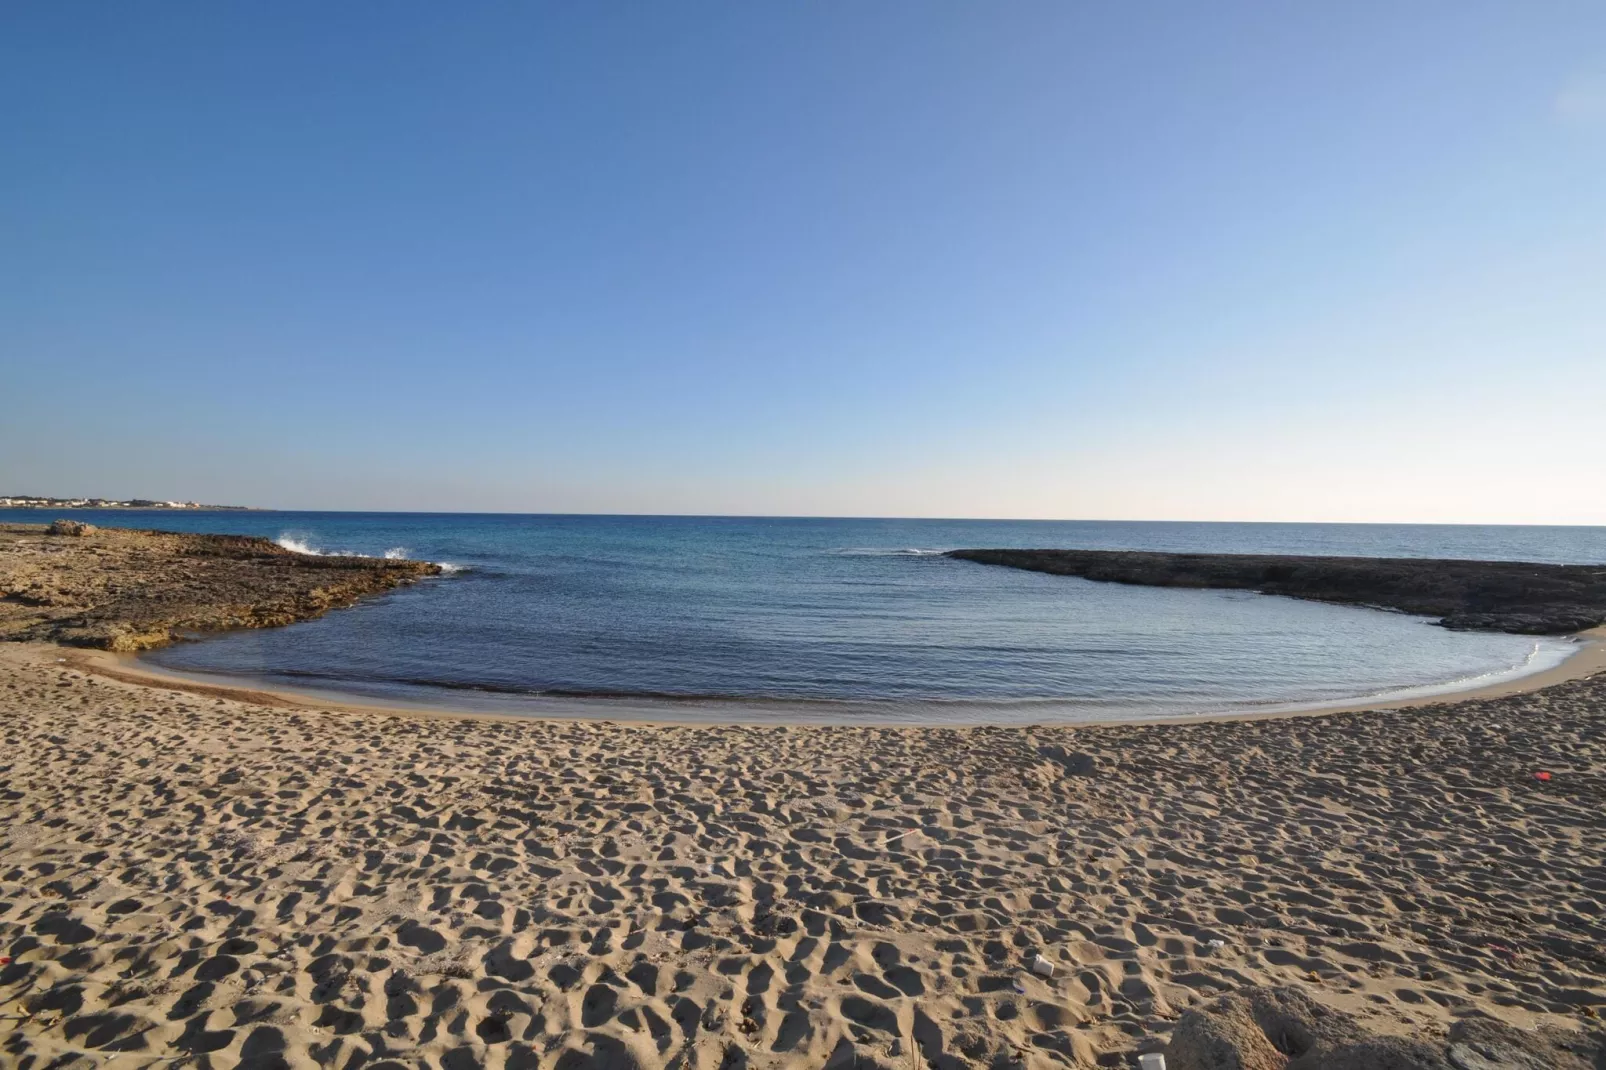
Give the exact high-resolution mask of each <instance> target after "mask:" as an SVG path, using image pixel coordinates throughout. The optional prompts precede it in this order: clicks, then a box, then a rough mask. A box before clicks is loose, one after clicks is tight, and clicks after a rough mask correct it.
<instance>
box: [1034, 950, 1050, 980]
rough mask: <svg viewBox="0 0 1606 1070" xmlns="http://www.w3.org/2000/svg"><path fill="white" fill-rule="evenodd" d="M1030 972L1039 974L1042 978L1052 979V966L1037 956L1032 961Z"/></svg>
mask: <svg viewBox="0 0 1606 1070" xmlns="http://www.w3.org/2000/svg"><path fill="white" fill-rule="evenodd" d="M1032 972H1033V973H1040V974H1042V975H1043V976H1044V977H1053V976H1054V964H1053V963H1052V962H1050V961H1048V960H1047V959H1045V958H1044V957H1043V956H1041V955H1038V956H1037V957H1036V958H1034V959H1032Z"/></svg>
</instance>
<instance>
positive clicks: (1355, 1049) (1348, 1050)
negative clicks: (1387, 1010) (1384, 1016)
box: [1288, 1037, 1450, 1070]
mask: <svg viewBox="0 0 1606 1070" xmlns="http://www.w3.org/2000/svg"><path fill="white" fill-rule="evenodd" d="M1288 1070H1450V1064H1449V1063H1448V1062H1446V1061H1445V1058H1444V1053H1443V1052H1442V1051H1441V1050H1440V1049H1439V1048H1437V1047H1435V1046H1434V1045H1432V1044H1428V1043H1426V1042H1424V1041H1420V1040H1411V1039H1408V1038H1406V1037H1367V1038H1366V1039H1365V1040H1358V1041H1356V1042H1354V1043H1353V1044H1345V1045H1343V1046H1342V1047H1338V1048H1326V1047H1322V1048H1317V1049H1315V1050H1313V1051H1311V1052H1310V1053H1309V1054H1306V1055H1303V1056H1301V1057H1300V1058H1298V1059H1295V1060H1293V1061H1292V1062H1290V1063H1289V1064H1288Z"/></svg>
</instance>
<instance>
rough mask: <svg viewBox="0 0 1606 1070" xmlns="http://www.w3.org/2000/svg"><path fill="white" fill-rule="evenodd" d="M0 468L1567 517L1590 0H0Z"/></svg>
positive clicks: (330, 486)
mask: <svg viewBox="0 0 1606 1070" xmlns="http://www.w3.org/2000/svg"><path fill="white" fill-rule="evenodd" d="M0 99H3V101H4V103H3V108H4V115H5V122H4V128H3V129H4V135H3V138H0V394H3V397H0V493H6V492H34V493H45V494H102V495H114V496H124V495H142V496H159V497H180V498H197V499H202V500H215V501H225V502H241V503H245V504H256V505H270V506H284V507H306V508H352V509H360V508H395V509H411V508H417V509H486V510H517V511H604V512H690V513H760V514H833V515H936V516H1048V517H1129V518H1178V519H1186V518H1200V519H1289V520H1445V521H1511V522H1592V523H1606V445H1603V439H1602V426H1603V415H1606V5H1602V4H1600V3H1599V2H1598V0H1589V2H1578V3H1549V2H1543V0H1512V2H1509V3H1499V4H1495V3H1477V2H1471V3H1469V2H1464V0H1458V2H1453V3H1452V2H1421V3H1410V4H1399V3H1394V2H1389V3H1332V4H1272V3H1253V4H1234V3H1211V4H1199V3H1192V2H1189V3H1138V4H1113V3H1109V4H1107V3H1064V2H1058V0H1056V2H1053V3H1030V2H1014V3H1008V4H985V3H956V2H943V0H939V2H927V0H921V2H897V3H893V2H877V0H872V2H869V3H823V4H801V3H799V4H782V3H737V2H734V0H732V2H721V3H667V4H648V3H603V4H583V3H551V4H536V3H530V4H510V3H487V4H469V5H456V4H440V3H427V4H426V3H399V2H398V3H382V4H381V3H350V4H311V3H274V4H239V3H227V2H225V3H216V2H207V3H196V4H179V3H151V4H88V3H75V2H60V3H33V4H10V5H6V6H5V8H4V10H3V11H0Z"/></svg>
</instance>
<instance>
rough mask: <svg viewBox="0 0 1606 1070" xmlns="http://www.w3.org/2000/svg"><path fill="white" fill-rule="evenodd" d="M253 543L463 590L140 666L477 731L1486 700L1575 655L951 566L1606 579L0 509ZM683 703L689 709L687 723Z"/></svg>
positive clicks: (969, 531)
mask: <svg viewBox="0 0 1606 1070" xmlns="http://www.w3.org/2000/svg"><path fill="white" fill-rule="evenodd" d="M57 515H72V516H78V517H81V518H83V519H87V520H90V521H91V522H94V523H101V524H121V525H124V526H131V527H132V526H148V527H160V528H164V529H168V530H182V531H210V532H237V533H244V534H258V535H265V536H267V537H269V538H272V539H276V540H279V541H281V542H282V543H283V544H285V545H288V546H292V547H295V548H299V549H302V550H305V551H315V552H355V553H363V554H370V555H381V554H386V553H390V554H392V555H397V556H401V555H405V556H408V557H413V558H422V559H426V560H431V561H440V562H445V563H447V564H449V565H451V566H453V567H454V568H455V569H456V570H457V571H455V572H454V573H453V574H451V575H449V576H445V577H442V578H441V579H438V580H431V581H428V582H425V583H422V584H420V585H418V586H415V587H411V588H408V589H405V590H402V591H398V592H395V593H393V594H391V595H388V596H386V597H384V598H381V599H378V600H376V601H373V602H369V603H366V604H364V605H362V606H360V607H357V608H355V609H352V610H346V611H341V612H337V613H333V614H331V615H329V616H327V617H325V618H323V619H322V620H317V621H311V622H307V623H304V624H298V625H295V626H293V627H290V628H284V629H277V630H269V631H254V632H242V633H237V634H230V635H225V636H220V637H215V638H212V639H208V640H206V641H204V642H198V643H188V644H183V645H179V646H175V647H171V648H168V649H166V650H163V651H160V652H157V653H155V654H152V655H149V659H150V660H151V661H152V662H154V663H155V664H157V665H159V666H162V667H166V668H169V669H174V670H180V671H185V672H192V673H220V674H226V675H229V676H235V677H249V678H252V679H254V680H263V681H267V682H272V683H277V684H284V685H291V686H298V687H302V688H309V689H314V690H321V691H329V692H337V693H340V694H344V695H359V696H363V697H366V698H370V699H379V700H384V701H386V702H392V703H394V702H418V703H424V704H429V705H435V706H448V707H454V708H466V709H496V710H505V711H509V712H528V713H542V714H547V713H554V712H559V713H569V714H575V715H581V716H602V717H610V716H612V717H620V716H650V717H654V718H661V719H676V718H709V717H712V718H716V719H743V720H753V719H758V720H762V719H766V718H775V719H787V720H799V719H803V720H826V721H832V720H845V721H857V720H867V719H868V720H890V721H905V720H914V721H940V720H954V721H966V722H976V721H999V722H1002V721H1047V720H1086V719H1108V718H1125V717H1131V718H1139V717H1151V716H1168V715H1169V716H1174V715H1178V714H1188V713H1200V712H1221V711H1231V710H1250V709H1265V708H1282V707H1291V706H1297V705H1303V704H1309V703H1321V702H1331V701H1336V700H1341V699H1346V698H1352V697H1357V696H1371V695H1378V694H1385V693H1394V692H1399V691H1402V690H1411V689H1421V690H1422V692H1423V693H1426V692H1430V691H1432V690H1434V689H1438V688H1442V687H1444V686H1445V685H1447V684H1460V683H1465V682H1467V681H1477V680H1482V679H1494V678H1497V677H1499V676H1500V675H1502V674H1514V673H1519V672H1522V671H1531V670H1534V669H1537V668H1540V667H1545V666H1548V665H1552V664H1555V663H1556V662H1558V661H1560V660H1561V659H1562V658H1563V657H1564V656H1565V655H1566V654H1567V653H1568V651H1569V649H1570V644H1569V643H1568V642H1567V641H1566V640H1559V639H1541V640H1537V641H1536V640H1534V639H1532V638H1528V637H1519V636H1508V635H1483V634H1465V633H1454V632H1448V631H1445V630H1444V629H1442V628H1437V627H1433V626H1431V625H1430V624H1429V623H1428V622H1426V621H1424V620H1422V619H1420V618H1416V617H1410V616H1405V615H1400V614H1392V613H1384V612H1379V611H1374V610H1367V609H1358V608H1352V607H1339V606H1327V605H1319V604H1315V603H1309V602H1298V601H1294V600H1291V599H1281V598H1269V597H1263V596H1260V595H1254V594H1245V593H1231V592H1212V591H1181V590H1166V589H1158V588H1141V587H1123V586H1119V585H1113V584H1096V583H1089V582H1086V581H1082V580H1077V579H1070V578H1065V577H1055V576H1045V575H1040V574H1035V573H1028V572H1018V571H1014V570H1010V569H1002V568H994V567H988V566H984V565H976V564H971V563H968V562H961V561H953V560H950V559H947V558H944V557H941V556H938V551H941V550H945V549H952V548H956V547H968V546H1015V547H1080V548H1093V549H1152V550H1176V551H1189V550H1193V551H1219V552H1242V553H1299V554H1354V555H1364V556H1400V557H1461V558H1481V559H1507V560H1531V561H1550V562H1606V529H1603V528H1576V527H1573V528H1537V527H1439V526H1403V525H1402V526H1373V525H1325V524H1310V525H1305V524H1191V523H1118V522H1016V521H940V520H818V519H747V518H717V517H603V516H510V515H445V514H394V513H278V512H250V513H235V512H228V513H165V512H156V513H119V514H107V513H87V512H86V513H70V512H59V513H57V512H52V513H49V514H43V513H39V512H9V513H0V517H4V518H5V519H9V520H29V521H35V522H38V521H41V520H45V519H49V518H50V517H53V516H57ZM692 700H695V701H692Z"/></svg>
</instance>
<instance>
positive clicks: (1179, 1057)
mask: <svg viewBox="0 0 1606 1070" xmlns="http://www.w3.org/2000/svg"><path fill="white" fill-rule="evenodd" d="M1366 1038H1367V1036H1366V1032H1365V1031H1364V1030H1363V1029H1361V1028H1360V1027H1359V1026H1357V1025H1356V1024H1355V1023H1354V1022H1352V1021H1350V1020H1349V1018H1348V1017H1346V1016H1345V1015H1343V1014H1341V1013H1339V1012H1338V1011H1335V1010H1333V1009H1332V1008H1330V1007H1324V1006H1323V1005H1322V1004H1320V1003H1317V1002H1316V1001H1315V1000H1313V999H1311V998H1310V997H1309V996H1307V995H1305V993H1303V992H1301V991H1300V990H1299V989H1297V988H1250V989H1245V990H1244V991H1242V992H1236V993H1233V994H1232V995H1228V996H1223V997H1221V998H1220V999H1218V1000H1216V1001H1214V1002H1213V1003H1210V1004H1208V1005H1207V1006H1205V1007H1203V1008H1201V1009H1199V1010H1192V1011H1189V1012H1188V1013H1186V1014H1184V1015H1183V1016H1182V1020H1181V1021H1180V1022H1179V1023H1177V1028H1176V1030H1175V1032H1173V1033H1172V1034H1171V1045H1170V1048H1169V1049H1168V1054H1167V1058H1166V1061H1167V1064H1168V1066H1169V1067H1170V1068H1171V1070H1283V1068H1284V1067H1286V1066H1288V1065H1289V1059H1290V1058H1291V1057H1298V1056H1304V1055H1306V1054H1307V1053H1313V1052H1316V1051H1318V1050H1326V1051H1331V1050H1335V1049H1337V1048H1340V1047H1343V1046H1344V1045H1348V1044H1353V1043H1357V1042H1360V1041H1363V1040H1365V1039H1366ZM1305 1066H1306V1064H1304V1063H1301V1070H1304V1068H1305Z"/></svg>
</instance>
